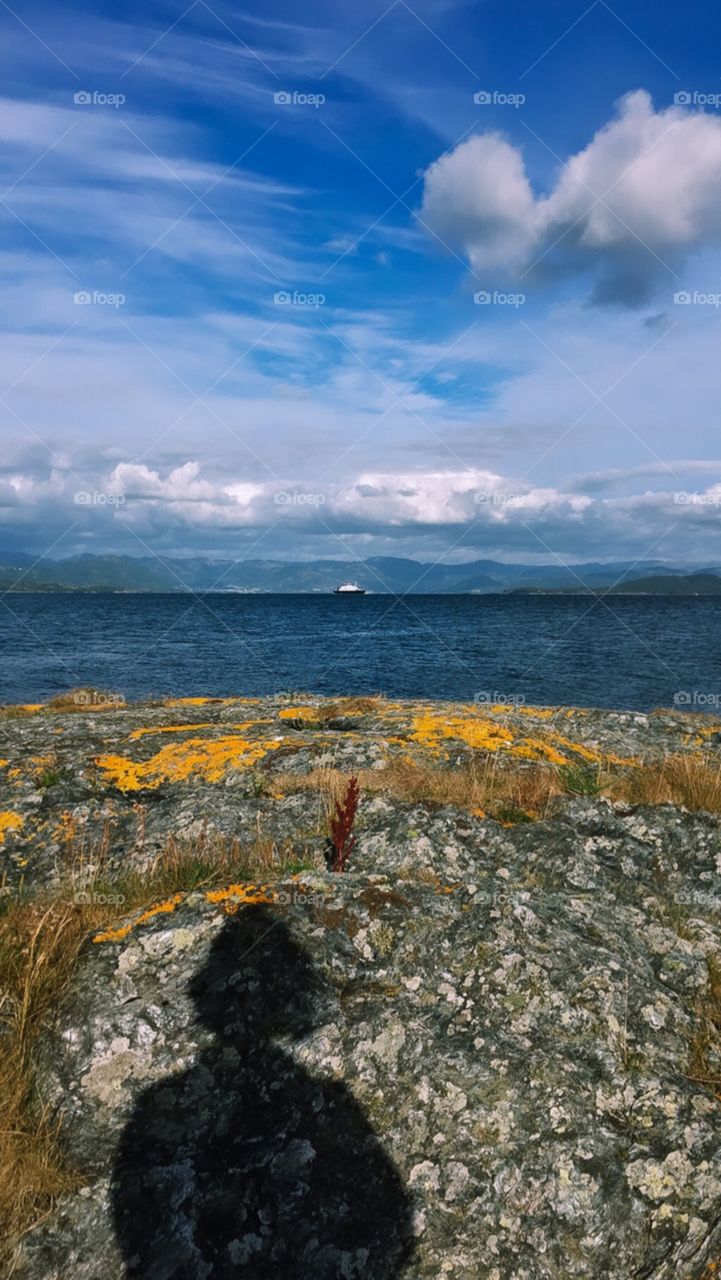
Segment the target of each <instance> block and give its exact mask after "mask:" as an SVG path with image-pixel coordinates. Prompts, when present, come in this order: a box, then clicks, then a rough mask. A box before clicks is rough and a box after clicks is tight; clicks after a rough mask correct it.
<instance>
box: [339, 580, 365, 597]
mask: <svg viewBox="0 0 721 1280" xmlns="http://www.w3.org/2000/svg"><path fill="white" fill-rule="evenodd" d="M333 591H334V593H335V595H337V596H364V595H365V593H366V589H365V587H359V586H358V583H357V582H343V583H341V585H340V586H339V587H334V588H333Z"/></svg>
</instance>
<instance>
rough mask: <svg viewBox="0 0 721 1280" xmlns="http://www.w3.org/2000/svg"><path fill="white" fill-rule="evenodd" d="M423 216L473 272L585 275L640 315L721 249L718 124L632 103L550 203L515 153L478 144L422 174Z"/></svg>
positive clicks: (601, 296) (567, 168)
mask: <svg viewBox="0 0 721 1280" xmlns="http://www.w3.org/2000/svg"><path fill="white" fill-rule="evenodd" d="M422 215H423V220H424V222H425V223H426V224H427V225H428V226H429V227H430V228H431V229H432V230H433V231H435V232H436V233H437V234H438V235H439V236H440V237H441V238H442V239H443V240H445V241H446V243H448V244H454V245H455V244H458V245H460V246H462V247H463V249H464V250H465V252H466V253H467V255H468V258H469V261H470V263H471V266H472V267H473V269H474V271H476V272H480V271H489V270H492V269H496V268H500V267H503V268H505V269H507V270H509V271H513V272H514V273H516V274H517V275H521V274H522V273H523V272H524V270H525V271H526V272H529V268H532V269H535V270H538V267H539V264H540V263H543V268H544V270H546V271H548V270H549V269H551V270H554V269H555V270H557V271H567V270H570V269H573V270H577V271H588V272H590V273H591V274H592V276H593V277H594V279H595V296H596V298H597V299H598V300H614V301H620V302H624V303H628V304H635V303H638V302H641V301H642V300H644V299H645V298H646V297H648V295H649V293H650V291H651V289H652V287H653V285H654V283H655V282H656V281H657V280H658V279H659V278H665V279H666V280H667V281H668V282H669V284H671V282H672V280H673V275H672V271H674V270H676V269H677V267H678V266H679V265H680V264H681V263H682V262H683V261H684V260H685V258H686V257H687V256H688V255H689V254H690V253H692V252H694V251H695V250H698V249H701V248H704V247H708V246H717V245H719V244H720V243H721V120H719V119H718V118H717V117H716V116H712V115H710V114H707V113H705V112H703V111H699V110H688V109H686V108H684V107H680V106H673V107H668V108H665V109H663V110H659V111H655V110H654V108H653V104H652V101H651V98H650V96H649V94H648V93H646V92H645V91H644V90H637V91H636V92H634V93H630V94H627V95H626V96H625V97H624V98H623V99H621V101H620V103H619V104H618V111H617V115H616V116H615V118H614V119H613V120H611V121H610V122H609V123H608V124H606V125H605V126H604V127H603V128H602V129H599V131H598V132H597V133H596V134H595V135H594V137H593V138H592V139H591V141H590V142H589V144H588V146H586V147H585V148H584V149H583V150H582V151H579V152H577V153H576V154H575V155H572V156H570V157H569V158H568V160H567V161H566V162H565V164H563V166H562V168H561V171H560V173H559V174H558V176H557V180H556V183H555V186H554V187H553V189H552V190H551V191H550V192H549V193H547V194H536V193H534V191H533V189H532V186H531V183H530V181H529V178H528V175H527V173H526V169H525V165H524V162H523V157H522V154H521V151H520V149H519V148H518V147H516V146H514V145H513V144H512V143H510V142H509V141H507V140H506V139H505V138H503V137H502V136H501V135H499V134H497V133H486V134H481V135H478V136H475V137H473V138H471V139H469V140H468V141H467V142H463V143H461V144H460V145H459V146H458V147H456V148H455V150H453V151H451V152H449V153H447V154H446V155H444V156H442V157H441V158H440V159H439V160H437V161H436V162H435V163H434V164H432V165H431V166H430V168H429V169H428V170H427V172H426V175H425V188H424V197H423V210H422ZM529 274H530V272H529Z"/></svg>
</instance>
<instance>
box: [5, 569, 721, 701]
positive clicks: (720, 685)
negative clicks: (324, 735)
mask: <svg viewBox="0 0 721 1280" xmlns="http://www.w3.org/2000/svg"><path fill="white" fill-rule="evenodd" d="M0 605H2V607H0V701H2V702H34V701H42V700H44V699H46V698H48V697H52V696H53V695H54V694H57V693H59V692H61V691H63V690H66V689H70V688H73V687H74V686H77V685H84V684H92V685H95V686H96V687H100V688H103V689H108V690H112V691H114V692H117V693H122V694H124V695H125V696H126V698H138V697H141V696H153V695H164V694H176V695H178V696H192V695H201V694H210V695H223V694H236V693H240V694H255V695H257V694H267V693H277V692H280V691H290V690H308V691H313V692H317V693H324V694H351V693H352V694H359V693H385V694H386V695H388V696H391V697H415V698H457V699H463V700H471V699H473V698H474V697H475V696H477V695H479V694H484V693H485V694H487V695H488V697H489V698H490V699H491V700H493V701H505V700H509V699H511V698H516V699H518V700H519V701H525V702H527V703H553V704H558V703H561V704H562V703H566V704H574V705H578V706H605V707H625V708H635V709H638V710H649V709H651V708H652V707H659V706H668V705H672V704H673V701H674V695H678V694H679V693H687V694H688V695H689V697H690V699H691V701H690V702H688V703H687V704H686V705H687V706H689V708H690V709H693V708H694V706H695V707H696V708H697V709H699V710H702V709H706V710H715V709H716V707H715V701H714V700H715V699H716V696H717V695H721V643H720V640H721V630H720V628H721V600H720V599H713V598H708V597H706V598H703V597H690V598H686V599H674V598H672V597H661V598H659V597H657V598H653V597H641V596H631V597H625V598H619V597H614V598H613V599H612V600H611V601H610V602H603V601H600V600H592V599H590V598H588V597H580V596H576V597H573V596H510V597H509V596H470V595H462V596H461V595H459V596H407V597H405V598H398V597H394V596H382V595H368V596H349V597H342V596H340V597H339V596H334V595H322V596H321V595H317V596H315V595H305V596H287V595H279V596H272V595H208V596H205V597H203V598H197V597H193V596H169V595H147V596H146V595H72V596H71V595H58V596H53V595H39V594H38V595H36V594H28V595H23V594H13V595H10V596H5V597H4V598H3V599H2V600H0ZM709 699H710V700H711V701H709ZM677 701H678V699H677ZM720 701H721V699H720Z"/></svg>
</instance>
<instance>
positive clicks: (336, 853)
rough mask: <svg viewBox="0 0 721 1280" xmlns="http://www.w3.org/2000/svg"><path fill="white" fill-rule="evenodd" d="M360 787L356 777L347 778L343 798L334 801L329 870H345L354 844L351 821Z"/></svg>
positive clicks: (356, 805) (354, 813) (353, 816)
mask: <svg viewBox="0 0 721 1280" xmlns="http://www.w3.org/2000/svg"><path fill="white" fill-rule="evenodd" d="M359 795H360V789H359V787H358V779H357V778H356V777H355V776H354V777H352V778H350V779H349V780H348V788H347V790H346V793H345V798H344V799H343V800H342V801H341V800H338V801H336V806H335V813H334V815H333V817H332V818H331V823H330V844H331V848H330V851H329V857H328V865H329V867H330V870H331V871H345V869H346V867H347V865H348V859H349V857H350V855H351V851H352V849H353V846H354V845H355V836H354V835H353V834H352V833H353V823H354V822H355V816H356V810H357V808H358V797H359Z"/></svg>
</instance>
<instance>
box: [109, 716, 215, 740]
mask: <svg viewBox="0 0 721 1280" xmlns="http://www.w3.org/2000/svg"><path fill="white" fill-rule="evenodd" d="M215 727H216V726H215V724H214V723H213V721H212V720H207V721H203V722H200V723H199V724H159V725H153V726H151V728H149V729H133V732H132V733H131V734H129V735H128V737H129V741H130V742H137V740H138V738H144V737H145V735H146V734H147V733H193V732H194V731H196V730H197V729H214V728H215Z"/></svg>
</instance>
